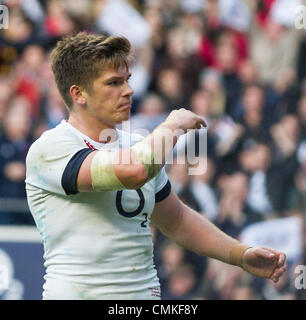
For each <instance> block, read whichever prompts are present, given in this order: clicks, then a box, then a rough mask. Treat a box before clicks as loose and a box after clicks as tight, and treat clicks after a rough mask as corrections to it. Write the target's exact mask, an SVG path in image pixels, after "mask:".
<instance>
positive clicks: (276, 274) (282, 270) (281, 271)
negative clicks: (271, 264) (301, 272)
mask: <svg viewBox="0 0 306 320" xmlns="http://www.w3.org/2000/svg"><path fill="white" fill-rule="evenodd" d="M286 270H287V269H286V267H283V268H280V269H277V270H276V271H274V272H273V274H272V275H271V277H270V278H271V279H272V280H273V281H274V282H277V281H278V280H279V278H280V277H281V276H282V275H283V274H284V273H285V271H286Z"/></svg>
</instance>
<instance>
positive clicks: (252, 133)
mask: <svg viewBox="0 0 306 320" xmlns="http://www.w3.org/2000/svg"><path fill="white" fill-rule="evenodd" d="M264 111H265V95H264V90H263V88H261V87H260V86H259V85H255V84H254V85H249V86H247V87H246V88H245V89H244V93H243V96H242V105H241V107H240V109H238V110H237V111H236V119H237V120H238V122H239V123H240V124H241V125H242V127H243V137H242V142H243V146H244V147H245V146H247V145H249V144H252V143H255V142H264V141H265V142H267V141H269V138H270V136H269V134H270V132H269V129H270V121H269V118H268V117H265V113H264Z"/></svg>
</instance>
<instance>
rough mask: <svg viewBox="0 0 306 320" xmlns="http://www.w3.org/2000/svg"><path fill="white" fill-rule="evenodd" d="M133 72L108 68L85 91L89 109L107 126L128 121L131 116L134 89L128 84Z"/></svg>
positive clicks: (125, 69) (93, 115) (92, 114)
mask: <svg viewBox="0 0 306 320" xmlns="http://www.w3.org/2000/svg"><path fill="white" fill-rule="evenodd" d="M130 76H131V74H130V72H129V70H128V69H127V68H124V67H122V68H119V69H118V70H116V69H106V70H104V71H103V72H102V73H101V75H100V76H99V77H98V78H97V79H95V80H94V81H93V84H92V88H91V90H89V91H85V97H86V101H87V111H88V113H89V115H90V116H92V117H95V118H97V119H99V120H100V121H101V122H103V123H104V124H105V125H106V126H107V127H114V126H115V125H116V124H118V123H121V122H122V121H126V120H128V119H129V117H130V112H131V97H132V94H133V90H132V89H131V87H130V86H129V84H128V79H129V78H130Z"/></svg>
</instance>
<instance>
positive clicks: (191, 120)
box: [164, 108, 207, 133]
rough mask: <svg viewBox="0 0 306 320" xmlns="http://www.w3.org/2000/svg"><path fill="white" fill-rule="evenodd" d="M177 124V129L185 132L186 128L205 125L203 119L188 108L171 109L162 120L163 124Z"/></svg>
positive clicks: (197, 127)
mask: <svg viewBox="0 0 306 320" xmlns="http://www.w3.org/2000/svg"><path fill="white" fill-rule="evenodd" d="M173 124H175V125H177V126H178V129H182V130H184V132H185V133H186V132H187V130H188V129H201V127H202V126H204V127H205V128H206V127H207V124H206V122H205V121H204V119H203V118H202V117H200V116H198V115H196V114H195V113H193V112H192V111H190V110H186V109H184V108H181V109H179V110H173V111H172V112H171V113H170V114H169V116H168V117H167V119H166V120H165V122H164V125H165V126H167V125H170V126H171V125H173Z"/></svg>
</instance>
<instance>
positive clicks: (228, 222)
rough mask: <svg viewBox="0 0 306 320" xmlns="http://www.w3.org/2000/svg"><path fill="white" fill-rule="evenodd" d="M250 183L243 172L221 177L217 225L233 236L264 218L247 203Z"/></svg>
mask: <svg viewBox="0 0 306 320" xmlns="http://www.w3.org/2000/svg"><path fill="white" fill-rule="evenodd" d="M220 179H221V180H220ZM248 185H249V179H248V176H247V175H246V174H244V173H242V172H235V173H233V174H232V175H229V176H225V177H219V188H221V192H220V202H219V214H218V217H217V220H216V225H217V226H218V227H219V228H221V230H223V231H224V232H226V233H228V234H230V235H231V236H232V237H238V236H239V234H240V232H241V230H242V229H243V228H245V227H246V226H247V225H250V224H252V223H255V222H259V221H261V220H262V217H261V216H260V215H258V214H257V213H256V212H254V211H252V210H251V208H250V207H249V206H248V204H247V195H248V190H249V189H248Z"/></svg>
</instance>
